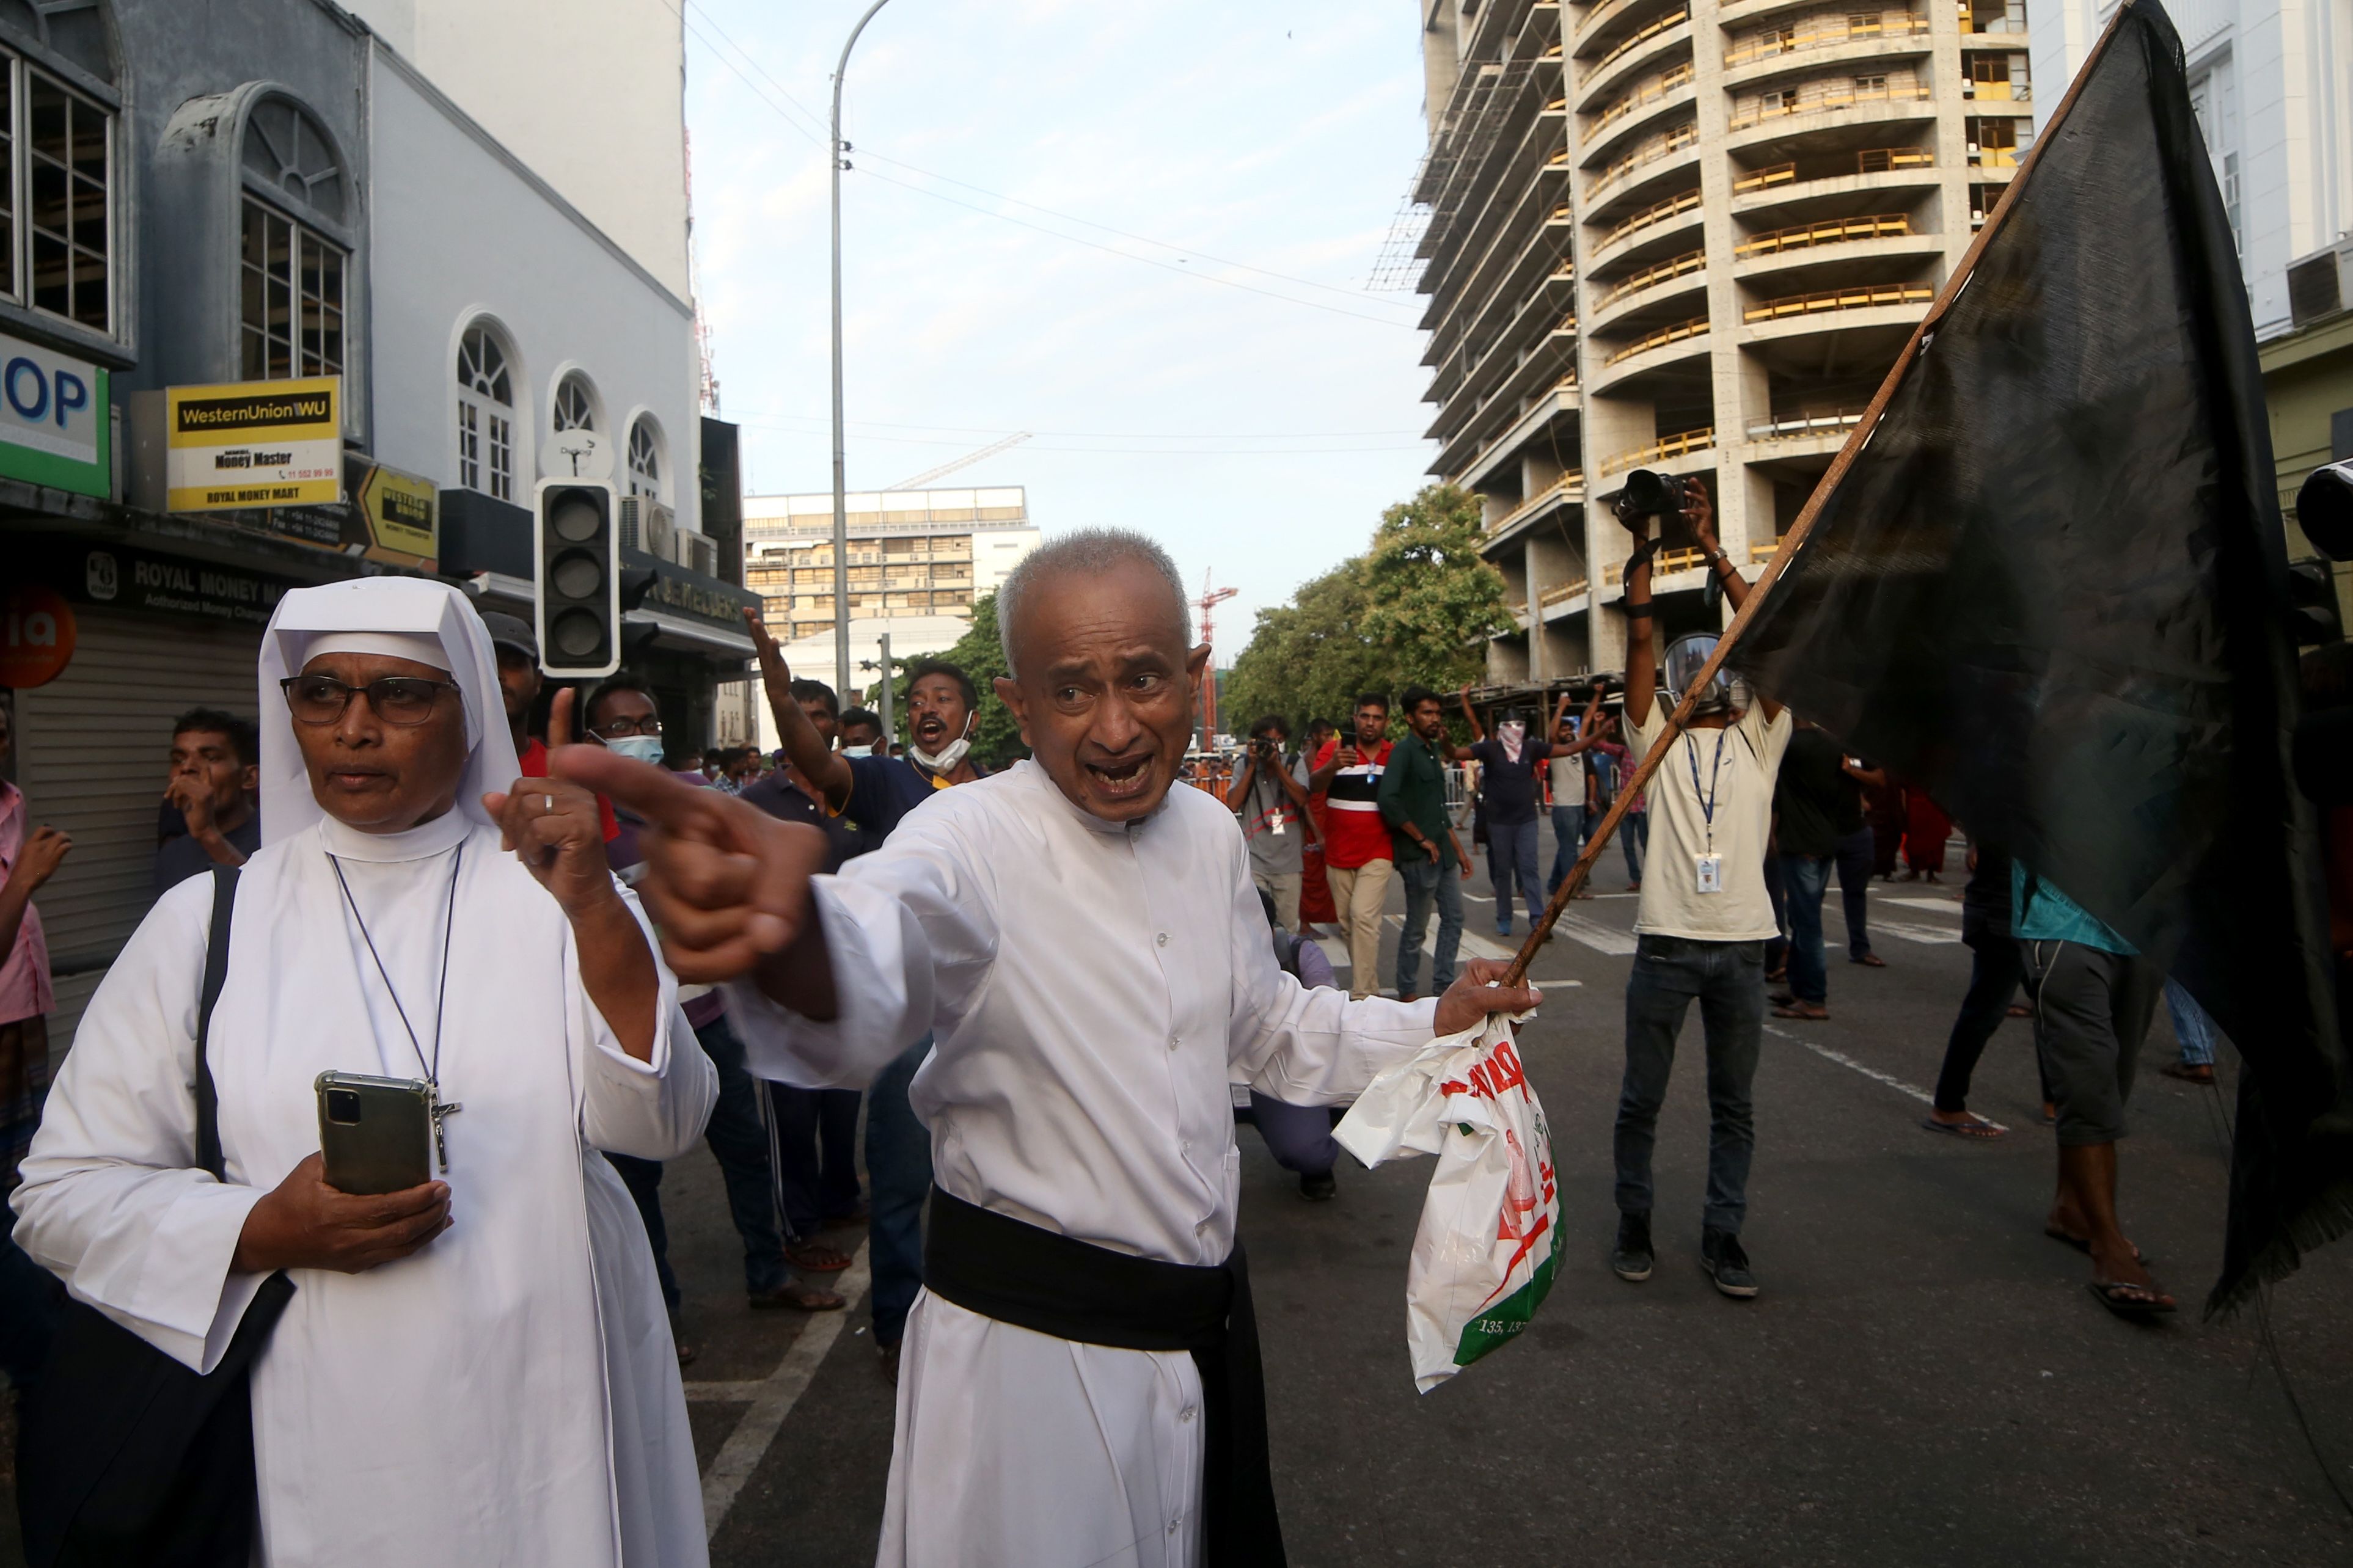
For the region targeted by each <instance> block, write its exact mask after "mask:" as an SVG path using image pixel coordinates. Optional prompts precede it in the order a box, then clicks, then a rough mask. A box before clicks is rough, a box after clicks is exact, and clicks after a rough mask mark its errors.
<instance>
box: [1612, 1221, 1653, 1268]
mask: <svg viewBox="0 0 2353 1568" xmlns="http://www.w3.org/2000/svg"><path fill="white" fill-rule="evenodd" d="M1652 1261H1653V1258H1651V1216H1650V1215H1646V1214H1621V1215H1619V1216H1618V1245H1617V1247H1614V1248H1612V1249H1611V1251H1610V1254H1609V1272H1611V1273H1612V1274H1615V1275H1616V1276H1618V1278H1619V1279H1624V1280H1627V1281H1629V1282H1630V1283H1632V1284H1636V1285H1639V1284H1641V1282H1642V1281H1643V1280H1645V1279H1649V1278H1650V1277H1651V1263H1652Z"/></svg>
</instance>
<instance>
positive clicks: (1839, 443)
mask: <svg viewBox="0 0 2353 1568" xmlns="http://www.w3.org/2000/svg"><path fill="white" fill-rule="evenodd" d="M1860 424H1862V408H1861V407H1859V406H1858V407H1849V408H1831V409H1823V410H1820V411H1815V412H1801V413H1793V414H1776V415H1774V416H1771V417H1769V418H1767V419H1763V420H1759V421H1755V422H1752V423H1751V424H1750V425H1749V426H1748V432H1747V434H1748V449H1747V451H1746V452H1745V453H1744V454H1743V457H1744V458H1746V460H1747V461H1748V462H1750V463H1778V462H1784V461H1788V460H1789V459H1792V458H1817V457H1828V456H1830V455H1831V453H1834V452H1836V451H1837V450H1838V449H1839V448H1840V447H1843V446H1845V445H1846V438H1847V435H1848V433H1849V432H1850V431H1852V429H1853V428H1854V427H1855V426H1857V425H1860Z"/></svg>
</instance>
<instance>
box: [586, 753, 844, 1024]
mask: <svg viewBox="0 0 2353 1568" xmlns="http://www.w3.org/2000/svg"><path fill="white" fill-rule="evenodd" d="M551 766H552V767H553V768H554V772H555V773H556V774H557V775H558V776H560V777H562V778H565V779H568V780H571V781H572V782H574V783H575V784H581V785H585V786H586V787H587V788H589V789H593V790H595V791H596V793H598V794H600V795H609V796H611V797H612V798H613V799H614V800H617V801H618V802H620V803H621V804H622V805H626V806H628V808H629V809H630V810H631V811H633V812H635V813H637V814H638V816H641V817H643V818H645V820H646V822H647V824H648V825H649V829H650V830H649V831H648V832H646V833H645V834H643V835H642V836H641V837H640V838H639V839H638V843H639V845H640V847H642V848H643V849H644V850H645V856H646V874H645V876H644V878H643V879H640V880H639V881H638V897H640V898H642V899H643V900H645V903H646V908H647V910H649V912H650V913H651V914H652V916H653V920H654V925H655V928H656V929H657V930H659V931H660V932H661V940H662V953H663V956H664V957H666V958H668V959H669V960H670V967H671V968H672V969H673V970H675V971H677V973H678V977H679V978H680V979H681V980H686V981H693V982H699V983H705V984H708V983H712V982H716V981H721V980H733V979H736V978H738V977H740V976H742V975H744V974H746V973H750V972H751V971H753V970H754V969H755V968H757V969H758V970H759V971H760V972H761V973H760V979H761V984H762V987H763V989H765V990H766V991H768V992H769V993H770V994H772V995H775V996H776V997H777V998H778V999H779V1000H781V1001H785V1002H786V1004H787V1005H790V1006H791V1007H792V1008H793V1009H794V1010H795V1011H797V1012H798V1013H800V1014H802V1015H803V1016H807V1017H810V1018H829V1017H831V1016H833V1013H834V1008H835V1001H834V995H833V978H832V970H831V967H830V966H829V965H828V963H827V962H826V957H825V949H824V942H823V940H822V938H823V933H822V931H819V930H818V926H817V921H816V916H815V912H814V911H815V909H816V906H815V904H814V902H813V901H812V900H810V898H809V879H810V878H811V877H813V876H815V875H816V874H817V873H818V871H820V870H822V869H823V868H824V867H825V852H826V845H825V835H824V834H822V833H820V832H819V831H818V830H817V829H816V828H814V827H808V826H802V825H800V824H797V823H786V822H779V821H777V820H776V818H774V817H772V816H768V815H767V814H766V813H765V812H763V811H760V810H758V809H757V808H756V807H754V806H751V805H746V804H744V802H742V801H740V800H736V799H734V798H733V797H731V796H728V795H721V794H720V793H719V792H718V791H716V790H710V789H697V788H695V787H694V786H693V785H691V784H684V783H681V781H680V780H678V779H676V778H674V777H672V776H671V775H670V774H669V773H664V772H662V771H661V770H660V769H659V768H657V767H654V766H652V765H651V764H649V763H634V762H631V761H629V760H628V759H627V758H625V757H617V756H615V755H614V754H613V753H612V752H602V751H598V750H596V749H595V748H593V747H589V746H575V747H572V748H571V749H569V750H567V751H562V752H556V753H555V754H554V759H553V761H552V763H551Z"/></svg>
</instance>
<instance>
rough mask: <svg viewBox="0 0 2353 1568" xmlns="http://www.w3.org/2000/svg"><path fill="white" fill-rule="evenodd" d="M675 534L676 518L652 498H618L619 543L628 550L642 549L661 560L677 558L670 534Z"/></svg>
mask: <svg viewBox="0 0 2353 1568" xmlns="http://www.w3.org/2000/svg"><path fill="white" fill-rule="evenodd" d="M677 531H678V523H677V520H676V518H675V517H674V516H673V515H672V513H671V511H670V508H668V507H666V506H664V505H662V504H661V503H660V502H659V501H657V500H654V499H653V498H652V497H651V496H623V497H622V498H621V544H622V546H623V548H625V549H628V550H642V551H644V552H646V553H647V554H649V555H655V556H659V557H660V558H661V559H662V560H664V561H670V560H674V559H676V556H677V546H676V545H675V544H674V543H673V542H672V535H674V534H675V533H676V532H677Z"/></svg>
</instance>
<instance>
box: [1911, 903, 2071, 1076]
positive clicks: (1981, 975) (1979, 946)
mask: <svg viewBox="0 0 2353 1568" xmlns="http://www.w3.org/2000/svg"><path fill="white" fill-rule="evenodd" d="M1961 940H1962V941H1963V942H1967V943H1968V948H1969V952H1971V954H1973V955H1974V956H1973V957H1972V958H1971V959H1970V961H1969V988H1968V992H1967V993H1966V994H1963V995H1962V997H1961V1013H1960V1016H1959V1017H1957V1018H1955V1019H1954V1020H1953V1033H1952V1037H1950V1038H1949V1039H1947V1041H1946V1042H1945V1066H1944V1070H1943V1071H1941V1072H1939V1073H1938V1074H1937V1075H1936V1109H1937V1110H1941V1111H1943V1112H1944V1113H1945V1114H1946V1115H1947V1116H1950V1115H1952V1114H1954V1113H1955V1112H1957V1111H1962V1110H1968V1100H1969V1079H1970V1077H1971V1076H1972V1075H1973V1074H1975V1073H1976V1071H1977V1070H1978V1058H1979V1057H1981V1056H1983V1055H1985V1048H1986V1042H1987V1041H1989V1040H1990V1039H1992V1038H1993V1032H1994V1031H1995V1030H1996V1029H1998V1028H2000V1027H2001V1021H2002V1019H2003V1018H2004V1017H2005V1016H2008V1014H2009V1012H2010V1004H2011V1003H2012V1002H2014V1001H2016V1000H2017V999H2018V987H2019V985H2020V984H2021V982H2022V981H2023V980H2024V979H2025V970H2024V967H2023V966H2022V964H2021V963H2020V960H2019V954H2018V942H2017V941H2016V939H2014V938H2012V937H2011V936H2010V934H2009V933H2008V932H2006V931H2002V932H1997V931H1989V930H1987V929H1986V928H1985V927H1984V925H1982V924H1980V923H1976V922H1972V921H1963V922H1962V927H1961ZM2035 1065H2036V1068H2037V1070H2038V1072H2039V1071H2040V1069H2041V1066H2042V1057H2041V1054H2040V1053H2039V1052H2038V1053H2037V1055H2036V1058H2035ZM2042 1098H2043V1099H2045V1100H2048V1099H2050V1098H2051V1090H2050V1088H2049V1085H2048V1084H2047V1082H2046V1084H2045V1085H2044V1088H2043V1091H2042Z"/></svg>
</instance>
